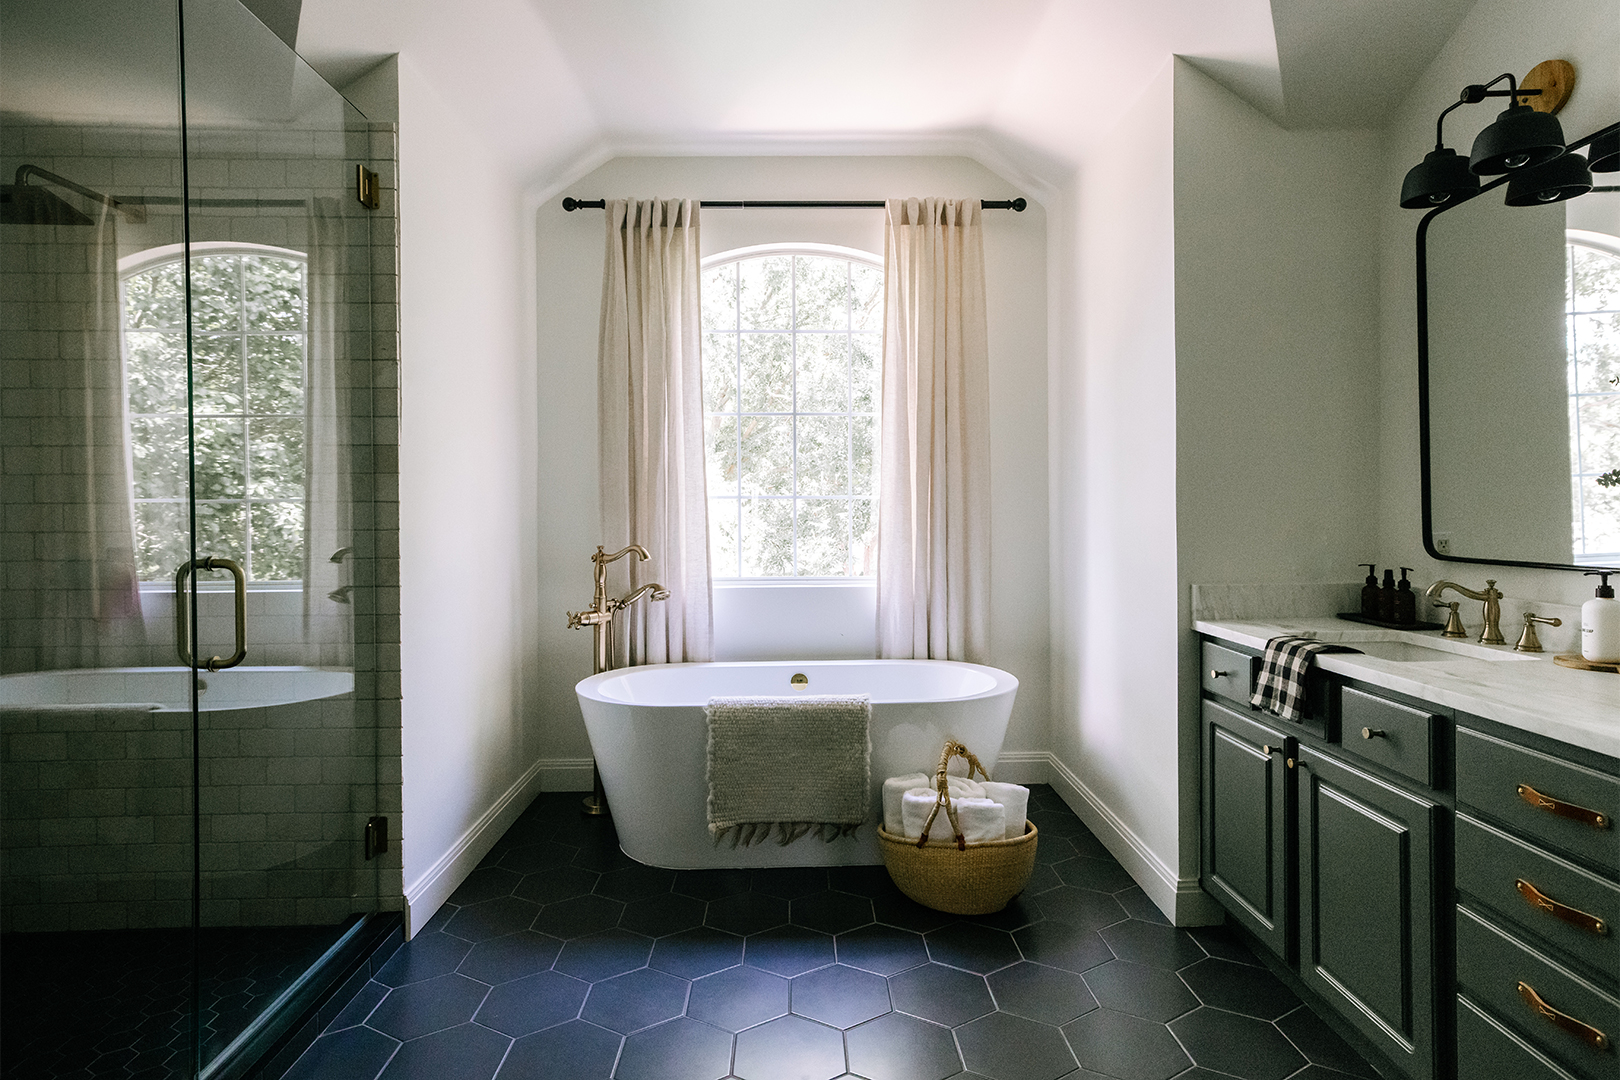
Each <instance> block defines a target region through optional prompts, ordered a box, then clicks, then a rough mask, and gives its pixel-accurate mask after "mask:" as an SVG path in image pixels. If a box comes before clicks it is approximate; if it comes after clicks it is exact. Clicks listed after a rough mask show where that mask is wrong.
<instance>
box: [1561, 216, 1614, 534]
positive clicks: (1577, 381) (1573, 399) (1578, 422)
mask: <svg viewBox="0 0 1620 1080" xmlns="http://www.w3.org/2000/svg"><path fill="white" fill-rule="evenodd" d="M1576 249H1581V250H1582V251H1585V252H1588V253H1591V254H1595V255H1602V256H1606V257H1608V258H1611V259H1616V260H1617V261H1620V255H1616V254H1615V253H1614V252H1611V251H1606V250H1604V249H1603V248H1601V247H1597V246H1595V245H1592V244H1585V243H1581V242H1579V241H1575V240H1570V241H1568V242H1566V243H1565V245H1564V267H1565V281H1566V283H1567V284H1566V288H1565V298H1566V299H1565V308H1564V311H1565V316H1564V333H1565V345H1566V348H1567V349H1568V364H1569V368H1568V372H1569V401H1570V435H1569V440H1570V442H1569V449H1570V464H1571V486H1572V487H1573V489H1574V500H1573V501H1574V510H1575V521H1574V529H1575V538H1576V543H1577V545H1578V547H1577V549H1576V551H1575V558H1576V560H1577V561H1588V562H1592V561H1607V560H1609V559H1612V558H1613V557H1615V556H1617V555H1620V551H1590V550H1588V548H1587V540H1586V537H1587V535H1588V530H1587V527H1586V520H1587V500H1586V485H1585V481H1587V480H1590V479H1592V478H1594V477H1597V476H1600V475H1602V474H1603V473H1605V472H1608V471H1609V470H1607V469H1604V468H1601V467H1599V466H1593V467H1590V468H1588V466H1587V462H1586V455H1585V451H1584V442H1585V440H1584V438H1583V427H1582V418H1581V403H1582V402H1583V401H1587V400H1596V399H1610V400H1620V387H1617V388H1616V389H1615V390H1606V391H1590V390H1584V389H1582V383H1581V372H1580V345H1581V340H1580V331H1579V327H1580V316H1583V315H1614V316H1620V307H1607V308H1592V309H1584V308H1580V307H1578V306H1577V305H1576V298H1575V252H1576Z"/></svg>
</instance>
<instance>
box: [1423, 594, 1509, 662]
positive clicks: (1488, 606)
mask: <svg viewBox="0 0 1620 1080" xmlns="http://www.w3.org/2000/svg"><path fill="white" fill-rule="evenodd" d="M1447 589H1451V590H1453V591H1455V592H1458V593H1461V594H1462V595H1463V596H1466V597H1468V599H1470V600H1483V601H1484V602H1485V629H1484V630H1482V631H1480V635H1479V642H1480V644H1481V645H1506V644H1507V639H1506V638H1504V637H1503V636H1502V627H1501V621H1502V604H1501V600H1502V591H1501V590H1500V589H1498V588H1497V587H1496V579H1495V578H1488V579H1487V580H1486V582H1485V591H1484V592H1475V591H1474V590H1473V589H1465V588H1463V587H1462V586H1461V585H1458V584H1457V583H1456V582H1455V581H1437V582H1435V583H1434V584H1433V585H1430V586H1429V587H1428V589H1426V590H1425V591H1424V594H1423V595H1425V596H1427V597H1429V599H1431V600H1433V601H1434V606H1435V607H1442V608H1450V609H1451V618H1449V619H1447V620H1446V628H1445V630H1444V631H1442V632H1441V634H1440V636H1441V637H1449V638H1465V637H1467V636H1468V631H1467V630H1465V629H1463V624H1462V620H1461V619H1460V618H1458V617H1457V603H1456V601H1452V602H1450V603H1446V602H1444V601H1442V600H1441V599H1440V596H1441V594H1442V593H1444V592H1445V591H1446V590H1447Z"/></svg>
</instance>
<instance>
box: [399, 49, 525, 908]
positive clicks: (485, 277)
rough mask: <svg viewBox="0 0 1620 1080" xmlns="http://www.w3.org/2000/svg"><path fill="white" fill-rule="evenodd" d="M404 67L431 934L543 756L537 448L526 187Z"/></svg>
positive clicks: (414, 525)
mask: <svg viewBox="0 0 1620 1080" xmlns="http://www.w3.org/2000/svg"><path fill="white" fill-rule="evenodd" d="M399 69H400V85H399V108H400V142H399V147H400V150H399V153H400V185H399V186H400V222H401V224H400V262H401V269H400V275H401V286H400V287H401V296H400V300H401V412H402V417H401V434H400V462H399V471H400V495H399V502H400V548H401V550H400V577H401V582H400V586H401V595H400V605H401V607H400V610H401V643H400V645H401V663H402V678H403V686H402V690H403V696H404V711H403V726H404V734H403V739H404V784H405V794H404V806H405V809H404V823H403V829H402V832H403V841H402V842H403V849H404V858H405V891H406V898H407V901H408V905H409V912H410V926H411V929H412V930H414V929H415V928H417V927H420V926H421V925H422V923H423V922H425V921H426V920H427V918H428V917H430V916H431V915H432V914H433V912H434V910H435V909H437V907H438V906H439V904H440V903H442V902H443V900H444V898H445V897H446V896H448V895H449V892H450V891H452V890H453V889H454V887H455V886H456V885H457V884H459V883H460V880H461V878H462V877H464V876H465V874H466V873H467V872H468V871H470V870H471V869H472V867H473V866H475V865H476V864H477V861H478V859H479V858H481V857H482V856H483V854H484V852H485V851H486V850H487V849H488V847H489V846H490V845H492V844H493V843H494V841H495V840H496V839H498V838H499V836H500V834H501V832H503V831H504V827H505V826H504V824H500V822H501V821H504V820H508V819H510V817H512V816H514V815H515V814H516V813H517V812H519V811H521V810H522V809H523V806H524V805H525V804H526V803H527V801H528V798H527V794H526V792H527V790H528V789H526V788H525V787H524V781H525V779H526V778H529V777H528V775H527V774H528V773H529V766H531V765H532V764H533V762H534V761H535V759H536V758H537V757H538V754H539V751H538V748H537V745H536V742H535V737H534V732H532V731H530V730H527V729H526V726H525V714H524V708H523V706H524V703H523V700H522V696H521V688H520V682H519V678H518V676H519V673H520V658H521V656H522V653H523V645H524V640H525V636H526V634H527V633H528V631H527V630H526V628H525V620H526V619H528V618H529V611H530V610H532V604H531V602H530V601H529V599H528V597H527V596H526V594H525V592H524V590H523V589H522V587H521V585H522V582H523V580H524V575H523V572H522V566H523V564H524V562H525V560H526V558H527V552H529V551H530V550H532V540H531V539H530V535H529V531H530V525H529V523H528V518H529V516H530V514H531V513H532V508H531V507H530V506H529V502H530V499H529V490H530V489H529V488H528V487H527V486H526V485H525V483H524V481H525V479H526V477H527V476H528V475H529V472H528V468H527V467H526V465H525V463H526V462H528V461H531V460H532V457H533V453H534V451H533V448H532V436H531V435H530V434H529V428H528V424H527V422H528V419H529V417H528V415H527V411H526V409H525V408H524V400H523V394H522V389H523V388H524V387H525V386H527V385H528V372H527V369H526V365H525V364H524V363H523V358H522V355H521V347H520V346H521V337H520V335H521V327H522V325H523V313H524V307H523V304H522V302H521V289H520V282H521V281H522V280H523V276H524V275H523V273H522V266H521V261H520V239H521V235H522V233H521V229H522V224H521V219H520V196H521V193H520V190H519V188H518V186H517V184H516V183H515V181H514V180H513V178H512V177H511V176H509V175H507V173H506V171H505V169H504V167H503V166H502V165H501V164H500V162H499V160H498V159H497V158H496V157H495V156H494V155H493V154H491V153H490V151H489V149H488V148H487V147H485V146H483V145H482V144H480V143H479V142H477V141H476V140H475V139H473V138H472V137H471V136H470V135H469V134H468V127H467V125H466V124H464V123H463V122H462V120H461V118H459V117H458V116H457V115H455V114H454V113H453V112H451V111H450V110H449V109H448V108H447V107H446V105H445V103H444V101H443V99H442V98H441V97H440V96H439V94H438V92H437V91H436V89H435V88H434V87H433V86H432V85H430V84H429V83H428V82H427V81H426V79H425V78H424V77H423V76H422V75H421V74H420V73H419V72H418V71H417V69H416V68H415V67H413V66H412V64H411V63H410V60H409V58H408V57H403V58H402V59H401V62H400V66H399ZM492 823H493V824H492ZM481 826H488V827H486V828H482V829H481Z"/></svg>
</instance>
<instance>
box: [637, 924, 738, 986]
mask: <svg viewBox="0 0 1620 1080" xmlns="http://www.w3.org/2000/svg"><path fill="white" fill-rule="evenodd" d="M742 954H743V939H742V938H740V937H738V936H737V935H736V934H728V933H726V932H725V931H724V930H716V929H714V928H713V927H712V926H699V927H697V928H696V929H694V930H687V931H685V932H684V933H680V934H671V935H670V936H669V937H661V938H659V939H658V942H657V943H656V944H655V945H653V951H652V958H651V959H650V960H648V961H647V963H648V965H649V966H650V967H655V968H657V969H658V970H659V971H667V972H669V973H670V974H671V975H678V976H680V977H681V978H683V979H696V978H700V977H702V976H704V975H711V974H713V973H714V972H716V971H723V970H724V969H726V968H728V967H731V966H733V965H735V964H740V963H742Z"/></svg>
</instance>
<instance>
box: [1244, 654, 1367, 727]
mask: <svg viewBox="0 0 1620 1080" xmlns="http://www.w3.org/2000/svg"><path fill="white" fill-rule="evenodd" d="M1357 651H1359V650H1357V649H1352V648H1350V647H1349V646H1347V645H1335V644H1333V643H1332V642H1329V641H1317V640H1315V639H1314V638H1303V637H1274V638H1272V639H1271V640H1270V641H1268V642H1266V652H1265V655H1264V656H1263V657H1262V658H1261V660H1260V677H1259V678H1258V679H1256V680H1255V683H1254V694H1253V696H1252V697H1250V698H1249V704H1251V705H1258V706H1259V707H1260V708H1262V709H1265V710H1266V711H1267V712H1269V713H1271V714H1272V715H1273V716H1280V717H1282V718H1283V719H1284V720H1300V719H1302V718H1303V717H1304V715H1305V674H1306V672H1308V671H1310V670H1311V664H1313V663H1314V662H1315V657H1316V654H1317V653H1342V652H1357Z"/></svg>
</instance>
